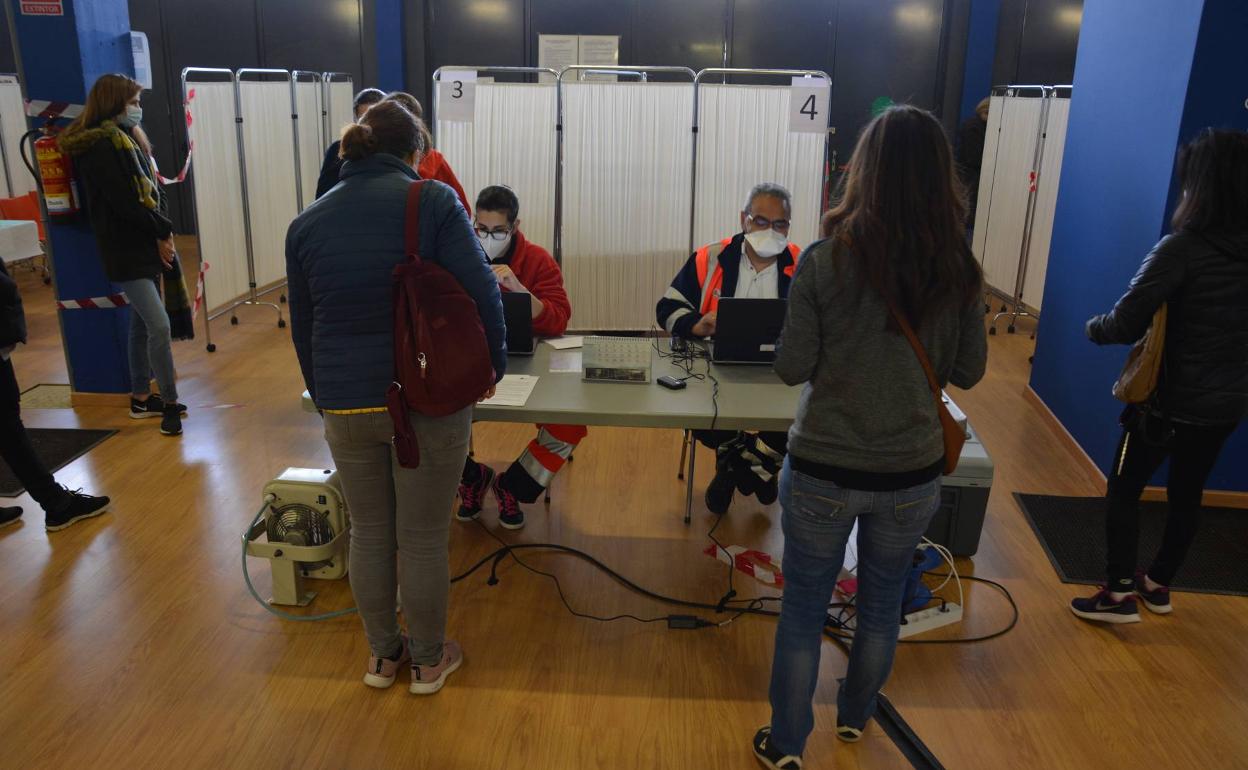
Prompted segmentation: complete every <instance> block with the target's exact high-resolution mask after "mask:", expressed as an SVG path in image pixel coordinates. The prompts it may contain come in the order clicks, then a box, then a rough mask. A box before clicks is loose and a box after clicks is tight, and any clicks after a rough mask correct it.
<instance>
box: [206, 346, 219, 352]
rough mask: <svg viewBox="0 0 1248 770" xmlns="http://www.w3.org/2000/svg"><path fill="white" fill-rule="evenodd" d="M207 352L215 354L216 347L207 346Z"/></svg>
mask: <svg viewBox="0 0 1248 770" xmlns="http://www.w3.org/2000/svg"><path fill="white" fill-rule="evenodd" d="M208 352H209V353H216V352H217V346H216V345H209V346H208Z"/></svg>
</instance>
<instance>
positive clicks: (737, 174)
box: [693, 83, 825, 247]
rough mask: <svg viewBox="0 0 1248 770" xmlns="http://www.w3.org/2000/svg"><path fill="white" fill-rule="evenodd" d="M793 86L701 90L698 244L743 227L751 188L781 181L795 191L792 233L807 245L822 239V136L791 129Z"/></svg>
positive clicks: (696, 214)
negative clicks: (743, 208) (744, 207)
mask: <svg viewBox="0 0 1248 770" xmlns="http://www.w3.org/2000/svg"><path fill="white" fill-rule="evenodd" d="M790 93H791V89H789V88H787V87H781V86H760V85H716V84H707V83H703V84H702V85H701V86H700V87H699V89H698V102H699V105H698V177H697V197H696V198H695V200H696V206H695V208H694V224H693V235H694V243H695V244H697V245H700V244H703V243H710V242H712V241H718V240H721V239H723V238H726V237H728V236H729V235H732V234H733V233H736V232H738V231H740V229H741V222H740V217H739V214H740V211H741V206H742V204H743V203H744V202H745V197H746V194H747V193H748V192H749V190H750V188H751V187H753V186H754V185H755V184H757V183H759V182H779V183H780V184H782V185H784V186H785V187H787V188H788V190H789V192H790V193H791V194H792V196H793V216H792V222H793V224H792V227H790V229H789V239H790V240H791V241H793V242H794V243H796V244H797V245H798V246H802V247H805V246H806V245H808V244H809V243H810V242H811V241H813V240H815V239H816V238H817V237H818V230H819V215H820V213H821V212H820V211H819V207H820V205H821V200H820V197H821V195H820V190H821V183H822V180H823V163H824V143H825V142H824V136H823V135H822V134H812V133H804V134H799V133H793V132H791V131H789V124H788V121H787V120H777V119H776V116H777V115H788V114H789V95H790Z"/></svg>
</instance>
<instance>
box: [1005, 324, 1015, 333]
mask: <svg viewBox="0 0 1248 770" xmlns="http://www.w3.org/2000/svg"><path fill="white" fill-rule="evenodd" d="M1005 331H1006V333H1008V334H1013V333H1014V324H1010V325H1009V326H1007V327H1006V328H1005Z"/></svg>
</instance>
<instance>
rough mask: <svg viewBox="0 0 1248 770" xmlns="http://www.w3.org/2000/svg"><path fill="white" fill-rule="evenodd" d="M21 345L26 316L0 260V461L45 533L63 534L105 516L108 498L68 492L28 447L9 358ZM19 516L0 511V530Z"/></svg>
mask: <svg viewBox="0 0 1248 770" xmlns="http://www.w3.org/2000/svg"><path fill="white" fill-rule="evenodd" d="M25 342H26V315H25V313H24V312H23V310H22V298H21V295H20V294H18V291H17V283H16V282H15V281H14V280H13V278H12V277H10V276H9V272H8V271H7V270H6V269H5V268H4V261H3V260H0V457H3V458H4V461H5V463H7V464H8V466H9V468H11V469H12V470H13V475H15V476H17V479H18V481H20V482H22V486H24V487H26V491H28V492H30V496H31V497H33V498H34V499H35V502H37V503H39V505H40V506H41V507H42V508H43V511H44V515H45V517H46V524H47V528H48V531H49V532H56V531H57V530H62V529H65V528H66V527H68V526H69V525H70V524H73V523H74V522H77V521H82V520H83V519H89V518H91V517H92V516H99V515H100V514H101V513H104V512H105V511H107V510H108V504H109V499H108V498H107V497H92V496H91V495H84V494H83V493H82V492H81V491H77V492H71V491H69V490H68V489H66V488H65V487H63V486H61V485H60V484H57V483H56V479H54V478H52V474H51V473H49V472H48V469H47V467H46V466H45V465H44V464H43V461H42V460H40V459H39V456H38V455H37V454H35V448H34V447H33V446H32V445H31V443H30V436H29V435H27V433H26V426H25V425H23V424H22V395H21V394H22V391H21V388H19V387H18V386H17V375H16V374H15V373H14V371H13V361H12V358H11V356H12V355H13V350H14V348H16V347H17V346H18V344H19V343H25ZM21 515H22V509H21V508H19V507H16V506H13V507H0V527H3V526H5V525H8V524H15V523H17V521H18V520H19V518H20V517H21Z"/></svg>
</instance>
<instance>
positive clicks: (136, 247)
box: [59, 75, 190, 436]
mask: <svg viewBox="0 0 1248 770" xmlns="http://www.w3.org/2000/svg"><path fill="white" fill-rule="evenodd" d="M142 90H143V87H142V86H141V85H139V83H138V82H137V81H135V80H133V79H132V78H128V77H126V76H125V75H101V76H100V77H99V79H98V80H96V81H95V84H94V85H92V86H91V93H90V94H89V95H88V96H87V104H86V106H85V107H84V108H83V111H82V115H81V116H79V117H78V119H77V120H75V121H74V122H73V123H72V124H70V126H69V128H67V129H66V130H65V133H63V134H61V137H60V140H59V141H60V145H61V149H62V150H64V151H65V152H66V153H68V154H69V155H71V156H73V158H74V165H75V166H76V167H77V169H78V170H79V171H80V172H81V173H82V181H83V184H84V186H85V188H86V199H87V213H88V214H89V215H90V219H91V229H92V230H93V231H94V232H95V240H96V243H97V244H99V248H100V256H101V258H102V259H103V261H104V272H105V274H106V275H107V276H108V280H109V281H112V282H113V283H115V284H117V285H118V286H119V287H120V288H121V290H122V291H123V292H125V294H126V298H127V299H128V300H129V302H130V308H131V311H132V312H131V313H130V342H129V353H130V386H131V397H130V416H131V417H132V418H134V419H136V420H137V419H144V418H148V417H160V418H161V422H160V432H161V433H163V434H165V435H167V436H177V435H180V434H181V433H182V417H181V415H182V413H183V412H184V411H186V407H185V406H182V405H181V404H179V403H178V389H177V373H176V371H175V370H174V366H173V333H174V328H173V326H172V324H171V320H170V316H169V311H167V310H166V301H165V300H162V299H161V296H160V280H161V277H162V276H164V277H165V279H166V280H165V288H166V294H167V295H168V296H173V295H170V294H169V292H170V289H171V288H172V287H174V286H175V285H176V287H177V293H176V296H178V297H180V298H182V300H185V298H186V297H187V292H186V286H185V284H183V283H182V279H181V272H180V269H179V268H178V257H177V252H176V250H175V249H174V245H173V225H172V223H171V222H170V221H169V218H168V217H167V216H166V215H165V210H166V201H165V196H164V192H163V191H162V190H161V188H160V185H159V184H158V183H157V181H156V173H155V171H154V170H153V168H152V161H151V157H152V151H151V145H150V144H149V143H148V141H147V136H146V135H145V134H144V133H143V131H142V129H141V128H139V122H140V121H141V120H142V119H143V108H142V107H140V106H139V95H140V94H141V93H142ZM182 304H183V305H186V310H189V304H188V303H186V302H185V301H183V303H182ZM188 323H189V319H188ZM189 333H190V332H189V330H187V329H182V330H179V333H178V337H179V338H183V337H184V336H186V335H188V334H189ZM153 374H155V376H156V382H157V384H158V385H159V386H160V395H154V394H152V393H151V380H152V375H153Z"/></svg>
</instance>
